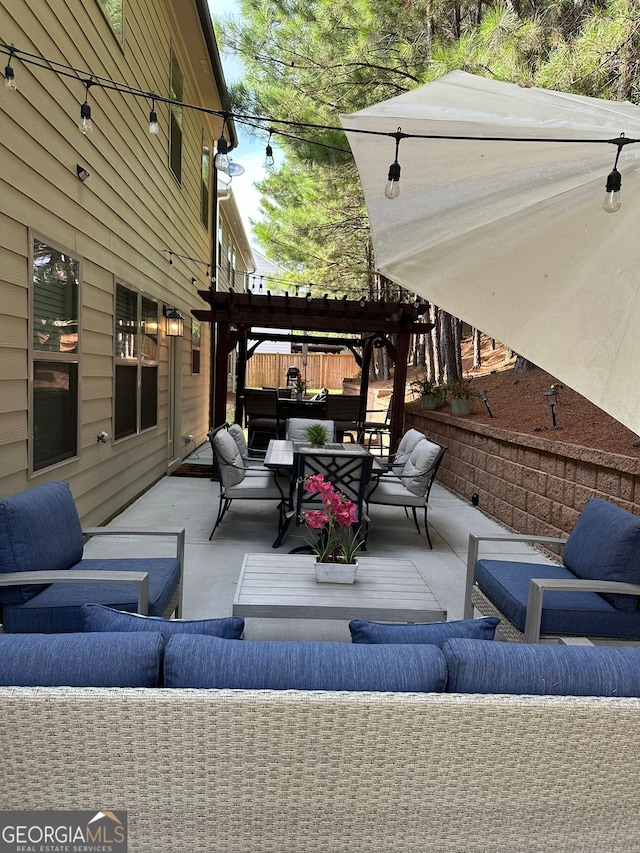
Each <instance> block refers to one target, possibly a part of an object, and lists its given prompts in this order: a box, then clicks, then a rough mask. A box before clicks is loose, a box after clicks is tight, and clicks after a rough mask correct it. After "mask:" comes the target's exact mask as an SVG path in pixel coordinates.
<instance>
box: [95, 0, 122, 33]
mask: <svg viewBox="0 0 640 853" xmlns="http://www.w3.org/2000/svg"><path fill="white" fill-rule="evenodd" d="M98 3H99V4H100V8H101V9H102V11H103V12H104V16H105V18H106V19H107V21H109V23H110V24H111V29H112V30H113V32H114V33H115V36H116V38H117V39H118V41H119V42H120V44H123V42H124V0H98Z"/></svg>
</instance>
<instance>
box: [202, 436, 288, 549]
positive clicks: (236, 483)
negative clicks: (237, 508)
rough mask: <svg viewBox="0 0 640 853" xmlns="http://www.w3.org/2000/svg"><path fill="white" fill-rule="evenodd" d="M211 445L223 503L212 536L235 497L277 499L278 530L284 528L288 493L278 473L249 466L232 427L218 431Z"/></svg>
mask: <svg viewBox="0 0 640 853" xmlns="http://www.w3.org/2000/svg"><path fill="white" fill-rule="evenodd" d="M211 445H212V447H213V454H214V459H215V463H216V466H217V469H218V472H219V474H220V502H219V505H218V515H217V518H216V521H215V524H214V526H213V530H212V531H211V536H209V539H212V538H213V534H214V533H215V532H216V529H217V527H218V525H219V524H220V522H221V521H222V519H223V518H224V516H225V515H226V512H227V510H228V509H229V507H230V506H231V503H232V501H234V500H251V501H277V502H278V511H279V523H278V529H279V530H280V529H281V528H282V523H283V512H284V502H285V493H284V490H283V487H282V486H281V485H280V482H279V480H278V477H277V476H276V474H275V473H274V472H273V471H269V470H267V469H266V468H248V467H246V466H245V463H244V460H243V458H242V456H241V454H240V450H239V449H238V445H237V444H236V441H235V440H234V438H233V436H232V435H231V434H230V432H229V430H228V429H218V430H217V431H215V434H214V435H213V436H212V439H211Z"/></svg>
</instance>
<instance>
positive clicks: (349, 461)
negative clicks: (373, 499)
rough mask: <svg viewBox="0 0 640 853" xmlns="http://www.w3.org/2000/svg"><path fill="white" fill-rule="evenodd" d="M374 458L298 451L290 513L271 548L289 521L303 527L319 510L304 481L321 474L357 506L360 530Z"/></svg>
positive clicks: (353, 453) (319, 503)
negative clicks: (305, 518) (309, 514)
mask: <svg viewBox="0 0 640 853" xmlns="http://www.w3.org/2000/svg"><path fill="white" fill-rule="evenodd" d="M372 466H373V456H371V454H370V453H365V452H363V451H362V450H360V451H350V450H327V449H315V450H313V449H309V450H300V451H297V452H296V453H295V454H294V459H293V476H292V478H291V491H290V496H289V510H288V511H287V513H286V518H285V522H284V525H283V528H282V530H281V531H280V534H279V536H278V538H277V539H276V541H275V542H274V544H273V547H274V548H278V547H279V546H280V545H281V544H282V540H283V539H284V537H285V535H286V533H287V530H288V528H289V526H290V524H291V522H292V521H295V525H296V527H297V526H299V525H300V524H302V523H303V514H304V513H305V512H308V511H309V510H311V509H321V508H322V500H321V497H320V495H319V494H317V493H312V492H307V491H306V489H305V487H304V486H305V480H306V478H307V477H311V476H314V475H316V474H322V475H323V476H324V478H325V480H327V481H328V482H330V483H331V484H332V485H333V486H334V487H335V489H336V490H337V491H339V492H340V493H341V494H343V495H344V496H345V497H346V498H347V499H348V500H350V501H353V503H354V504H355V505H356V517H357V522H356V524H357V526H358V527H359V528H361V527H362V525H363V523H364V521H365V513H364V505H365V504H364V499H365V494H366V488H367V484H368V483H369V481H370V479H371V468H372Z"/></svg>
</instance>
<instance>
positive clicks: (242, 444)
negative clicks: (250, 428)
mask: <svg viewBox="0 0 640 853" xmlns="http://www.w3.org/2000/svg"><path fill="white" fill-rule="evenodd" d="M228 432H229V435H230V436H231V438H232V439H233V440H234V441H235V443H236V445H237V447H238V453H239V454H240V456H242V458H243V460H245V465H246V459H247V457H248V456H249V448H248V447H247V441H246V439H245V437H244V432H243V431H242V427H241V426H240V424H229V429H228Z"/></svg>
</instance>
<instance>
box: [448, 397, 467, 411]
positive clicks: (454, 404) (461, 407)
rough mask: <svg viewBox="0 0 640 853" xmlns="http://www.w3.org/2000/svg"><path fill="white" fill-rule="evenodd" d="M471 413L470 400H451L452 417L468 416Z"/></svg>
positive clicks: (457, 398) (455, 398)
mask: <svg viewBox="0 0 640 853" xmlns="http://www.w3.org/2000/svg"><path fill="white" fill-rule="evenodd" d="M470 411H471V400H469V399H468V398H466V397H454V398H453V399H452V400H451V414H452V415H468V414H469V413H470Z"/></svg>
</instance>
